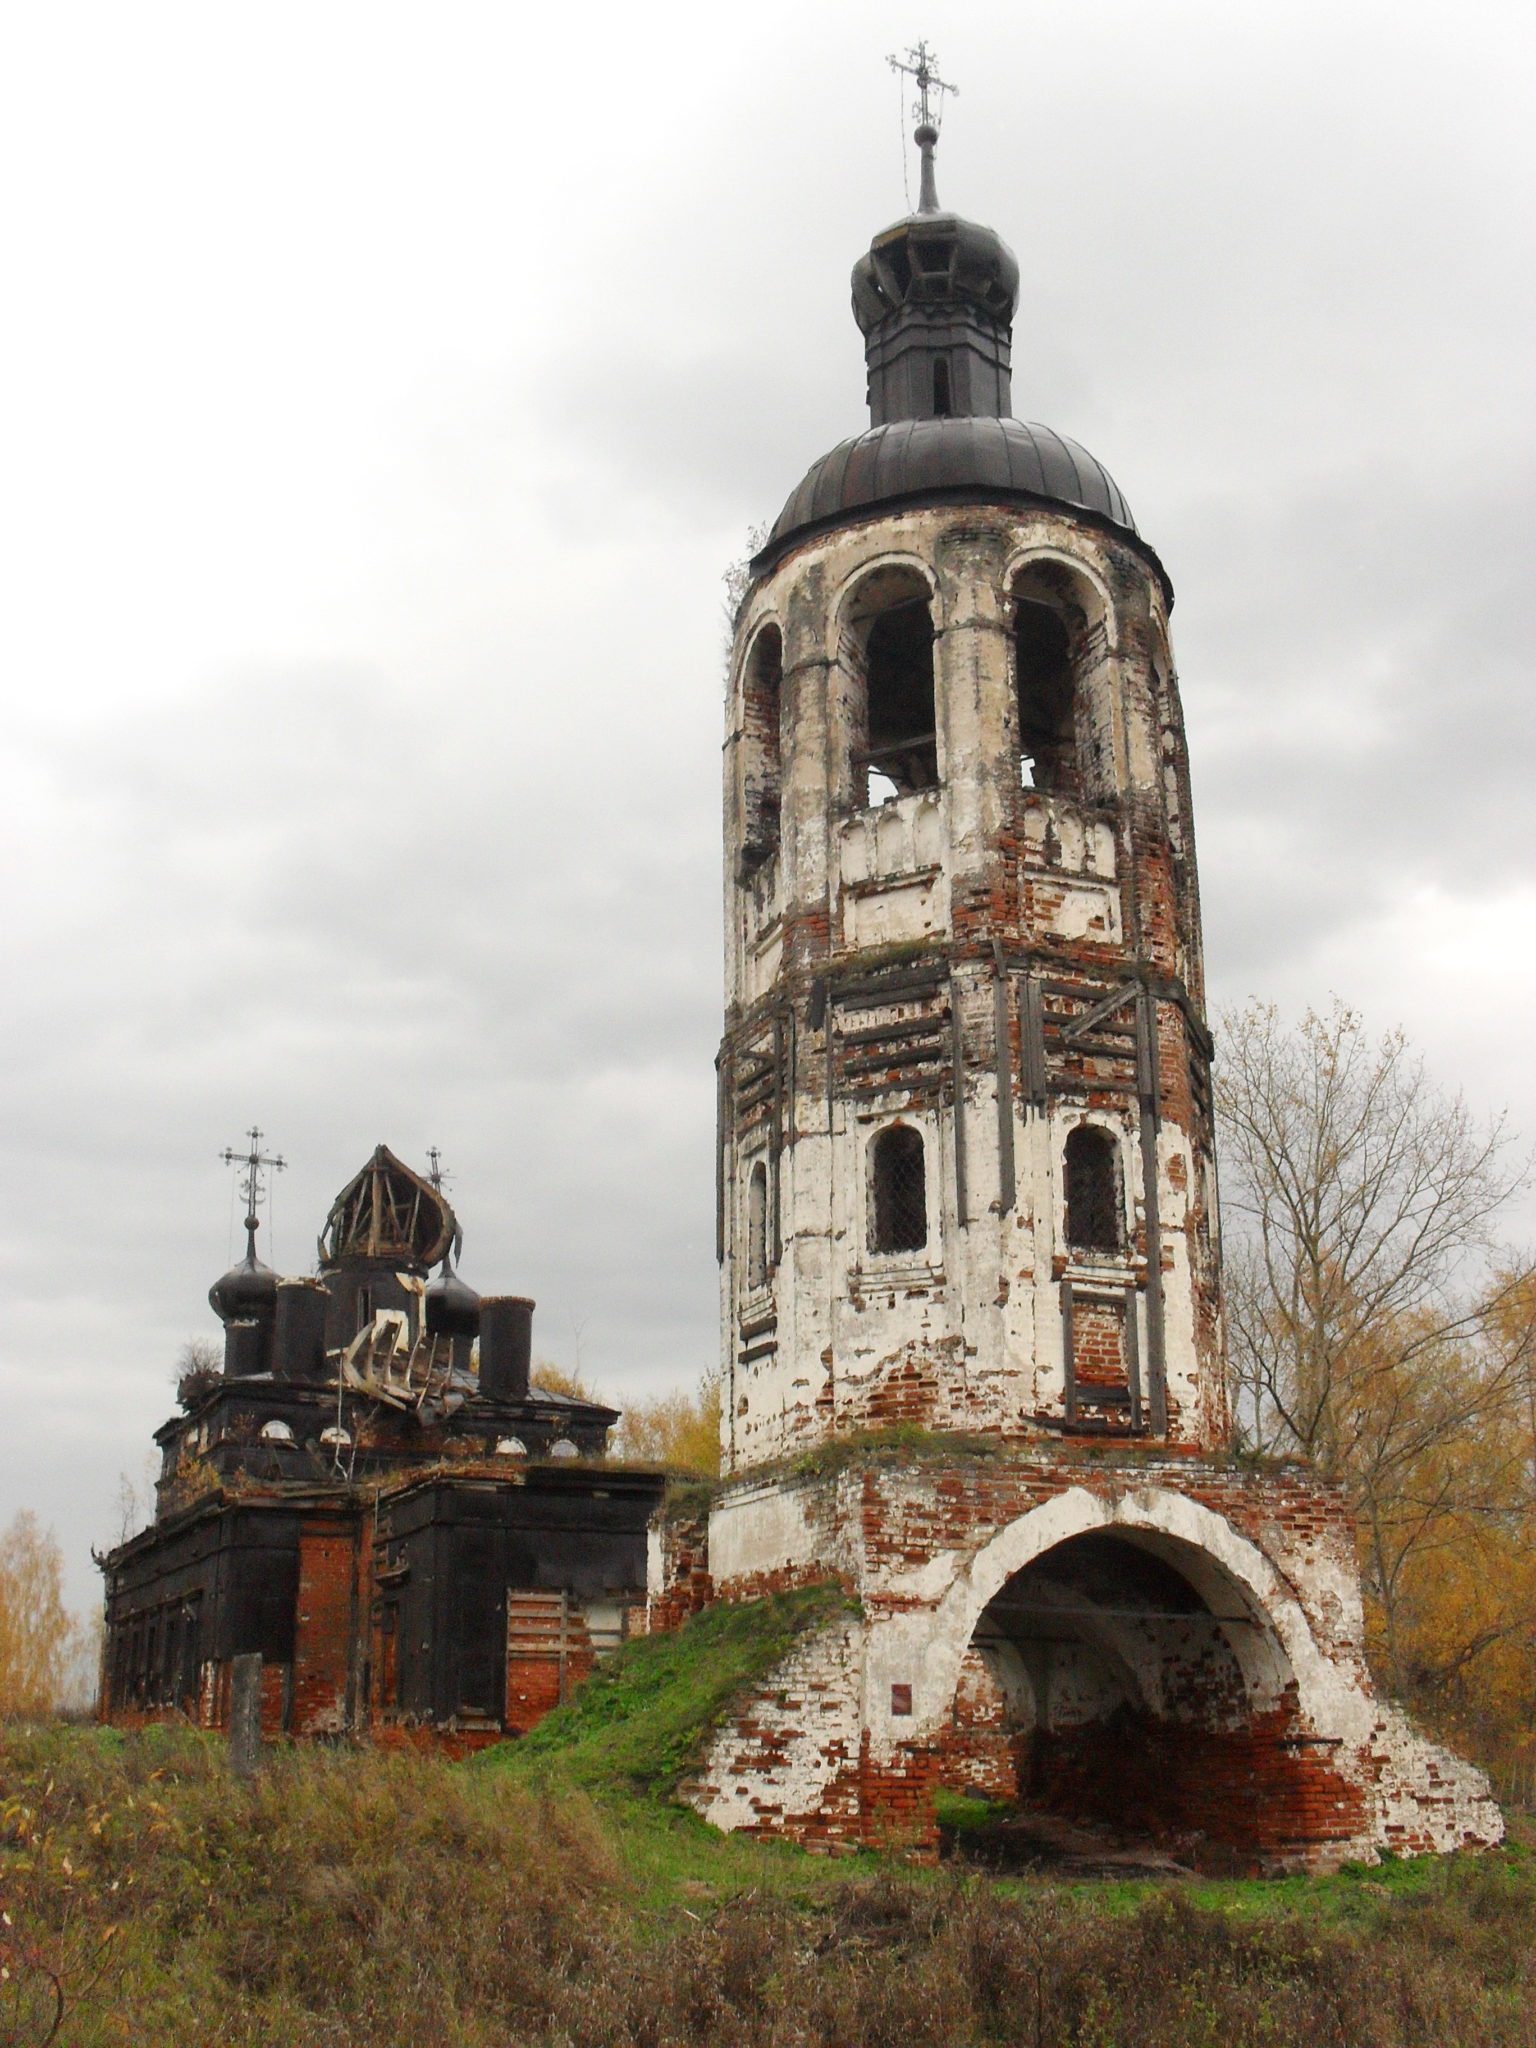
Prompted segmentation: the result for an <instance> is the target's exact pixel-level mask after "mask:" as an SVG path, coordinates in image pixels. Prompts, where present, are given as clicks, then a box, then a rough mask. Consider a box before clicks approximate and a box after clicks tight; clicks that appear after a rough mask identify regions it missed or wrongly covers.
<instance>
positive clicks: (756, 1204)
mask: <svg viewBox="0 0 1536 2048" xmlns="http://www.w3.org/2000/svg"><path fill="white" fill-rule="evenodd" d="M767 1285H768V1168H767V1167H766V1166H765V1165H764V1163H763V1161H762V1160H761V1159H759V1160H758V1162H757V1164H756V1165H755V1166H754V1167H753V1169H752V1171H751V1173H750V1174H749V1175H748V1176H747V1286H748V1287H749V1288H751V1289H753V1290H756V1289H757V1288H759V1287H766V1286H767Z"/></svg>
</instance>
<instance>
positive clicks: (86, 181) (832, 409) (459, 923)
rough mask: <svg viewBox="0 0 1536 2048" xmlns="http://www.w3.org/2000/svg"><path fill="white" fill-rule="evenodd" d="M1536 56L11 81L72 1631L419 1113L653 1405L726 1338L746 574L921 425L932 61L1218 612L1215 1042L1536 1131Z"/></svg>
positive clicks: (932, 25) (1044, 291)
mask: <svg viewBox="0 0 1536 2048" xmlns="http://www.w3.org/2000/svg"><path fill="white" fill-rule="evenodd" d="M1533 20H1536V18H1533V15H1532V11H1531V9H1530V7H1529V6H1528V4H1523V0H1522V4H1508V5H1504V4H1497V0H1470V4H1464V5H1461V6H1459V7H1456V8H1447V7H1446V6H1444V5H1443V4H1440V5H1436V6H1433V7H1431V6H1429V5H1424V4H1419V0H1395V4H1392V5H1390V6H1387V5H1382V6H1377V5H1375V4H1368V0H1331V4H1327V5H1322V4H1313V0H1293V4H1291V5H1289V6H1286V7H1283V8H1276V7H1271V6H1264V7H1260V6H1258V5H1254V4H1239V5H1234V4H1233V0H1151V4H1148V0H1099V4H1098V5H1096V6H1094V7H1092V8H1085V7H1082V6H1079V5H1067V4H1065V0H1030V4H1021V0H1007V4H996V5H992V4H972V5H957V4H946V0H924V4H923V8H922V10H921V11H920V12H919V13H917V14H911V15H908V14H906V13H904V12H903V11H902V10H900V9H897V8H893V7H891V6H889V5H880V6H873V5H866V4H858V0H838V4H836V5H834V6H827V5H825V4H823V5H820V6H811V5H808V4H803V0H781V4H779V5H778V6H776V7H773V8H770V9H763V8H753V9H745V8H742V9H729V8H721V7H719V6H708V7H705V6H683V5H679V4H672V0H659V4H651V5H648V6H646V7H643V8H642V7H633V6H626V7H623V8H618V7H612V6H603V5H596V6H594V5H588V6H586V7H582V8H562V9H520V8H514V7H508V6H506V5H504V4H495V5H492V4H490V0H483V4H482V0H433V4H432V5H430V6H428V5H426V4H416V5H412V6H401V5H388V4H385V5H380V4H378V0H374V4H370V5H368V6H363V5H360V4H346V0H302V4H288V0H276V4H274V0H263V4H262V5H261V6H260V7H257V6H255V5H252V4H242V5H235V4H231V0H196V4H189V5H185V6H169V5H165V4H162V0H139V4H137V5H135V6H133V7H124V6H122V5H120V4H114V5H111V6H107V5H95V6H84V5H80V4H77V0H50V4H48V5H46V6H41V5H34V6H31V7H28V8H24V9H23V8H16V9H12V10H11V13H10V17H9V27H8V29H7V30H6V32H5V43H4V47H3V48H0V175H3V182H4V190H5V192H6V195H7V202H6V207H5V213H4V220H3V224H0V238H3V239H0V261H3V272H4V277H5V282H6V287H7V292H6V296H7V299H8V302H9V312H8V314H7V316H6V319H5V322H4V326H3V328H0V364H3V376H0V409H3V446H0V494H3V510H0V518H3V525H4V559H5V578H4V580H5V585H6V596H5V602H4V606H3V616H0V635H3V666H0V677H3V687H4V690H5V721H4V728H3V730H4V740H5V747H6V756H7V767H6V774H5V782H4V790H5V798H6V800H5V803H4V806H3V831H4V839H5V857H6V888H5V892H4V918H5V927H6V957H7V961H8V963H9V971H8V974H7V982H6V990H7V992H6V999H5V1003H4V1034H5V1037H4V1049H3V1066H0V1087H3V1089H4V1136H5V1144H6V1160H5V1167H4V1175H3V1182H0V1185H3V1199H4V1217H3V1222H4V1261H5V1264H4V1284H5V1313H4V1317H3V1330H4V1337H3V1352H0V1399H3V1403H4V1426H3V1429H0V1521H3V1520H5V1519H6V1518H8V1516H9V1514H10V1512H11V1511H12V1510H13V1509H14V1508H16V1507H19V1506H31V1507H35V1508H37V1509H39V1510H40V1511H41V1512H42V1513H43V1515H44V1516H45V1518H46V1519H48V1520H50V1521H52V1522H53V1523H54V1524H55V1526H56V1527H57V1529H58V1531H59V1534H60V1536H61V1538H62V1539H63V1541H64V1542H65V1545H66V1548H67V1552H68V1557H69V1565H70V1588H71V1592H72V1595H73V1597H74V1598H75V1599H76V1601H77V1602H79V1603H81V1604H84V1603H85V1602H86V1601H88V1600H92V1599H94V1598H95V1596H96V1585H97V1582H96V1579H95V1575H94V1573H93V1572H92V1570H91V1567H90V1563H89V1557H88V1545H89V1543H90V1542H92V1541H95V1542H96V1543H98V1544H104V1543H105V1542H107V1541H109V1540H111V1539H113V1538H114V1537H115V1536H116V1534H117V1510H116V1506H115V1494H116V1490H117V1481H118V1475H119V1473H121V1472H124V1471H126V1472H128V1473H130V1474H132V1475H133V1476H134V1477H135V1478H136V1479H139V1478H142V1474H143V1470H144V1460H145V1453H146V1451H147V1449H148V1448H149V1432H150V1430H151V1429H152V1428H153V1427H154V1426H155V1424H157V1423H158V1422H159V1421H160V1420H162V1419H163V1417H164V1416H165V1414H166V1413H167V1412H168V1411H169V1409H170V1407H171V1405H172V1398H173V1397H172V1384H171V1383H172V1379H173V1376H174V1366H175V1359H176V1354H177V1352H178V1349H179V1348H180V1346H181V1345H182V1344H183V1343H184V1342H185V1341H186V1340H187V1339H188V1338H189V1337H193V1336H216V1335H217V1325H216V1323H215V1322H214V1320H213V1318H212V1316H211V1312H210V1311H209V1310H208V1308H207V1306H206V1302H205V1299H204V1297H205V1293H206V1289H207V1287H208V1285H209V1283H210V1281H212V1280H213V1279H214V1278H215V1277H216V1275H217V1274H218V1273H219V1272H220V1271H221V1270H222V1269H223V1268H224V1266H225V1265H226V1264H228V1262H229V1259H230V1256H231V1253H232V1251H233V1250H234V1249H235V1248H236V1247H235V1236H234V1228H233V1225H234V1213H235V1211H234V1204H233V1201H232V1196H231V1189H230V1180H229V1176H228V1175H227V1174H226V1172H225V1170H224V1168H223V1167H222V1166H220V1165H219V1164H218V1161H217V1158H216V1155H217V1153H218V1151H219V1149H220V1148H221V1147H222V1146H224V1145H226V1144H231V1143H235V1142H237V1141H238V1139H239V1137H240V1134H241V1132H242V1131H243V1130H244V1128H245V1126H246V1125H248V1124H249V1123H251V1122H252V1121H253V1120H255V1121H259V1122H260V1124H261V1125H262V1127H263V1128H264V1129H265V1130H266V1131H267V1132H268V1133H269V1135H270V1138H271V1141H272V1142H273V1144H274V1145H276V1146H277V1147H280V1148H281V1149H282V1151H283V1152H284V1153H285V1154H286V1155H287V1157H288V1159H289V1161H290V1167H289V1171H288V1172H287V1173H286V1174H285V1175H283V1176H282V1178H281V1179H280V1181H279V1183H278V1186H277V1191H276V1204H275V1215H274V1217H273V1219H272V1228H271V1230H270V1231H269V1230H267V1229H265V1228H264V1230H263V1236H262V1248H263V1250H264V1252H265V1253H266V1255H267V1256H268V1257H269V1258H273V1259H274V1262H275V1263H276V1264H278V1265H279V1266H281V1267H282V1268H284V1269H285V1270H288V1271H298V1270H304V1269H305V1268H306V1267H307V1266H308V1264H309V1262H310V1260H311V1258H312V1256H313V1244H314V1237H315V1233H316V1231H317V1229H318V1228H319V1225H320V1223H321V1221H322V1220H323V1218H324V1215H325V1211H326V1208H327V1206H328V1204H329V1201H330V1198H331V1195H332V1194H333V1193H334V1191H335V1190H336V1189H337V1188H338V1187H339V1186H340V1185H341V1184H342V1182H343V1181H345V1180H346V1179H347V1178H348V1177H349V1176H350V1174H351V1173H352V1172H353V1171H354V1169H355V1168H356V1167H357V1166H358V1165H360V1164H361V1162H362V1161H363V1159H364V1158H365V1156H366V1155H367V1153H368V1152H369V1151H370V1150H371V1148H372V1146H373V1145H374V1144H375V1143H376V1142H377V1141H378V1140H379V1139H383V1140H385V1141H386V1142H387V1143H389V1144H390V1145H391V1146H393V1147H394V1149H395V1150H396V1151H397V1152H399V1153H401V1154H402V1156H404V1157H405V1158H407V1159H408V1160H412V1161H414V1162H417V1163H422V1162H423V1161H424V1156H425V1152H426V1148H427V1147H428V1146H429V1145H432V1144H436V1145H439V1146H441V1147H442V1149H443V1152H444V1155H445V1158H446V1160H447V1162H448V1164H449V1166H450V1167H451V1169H452V1170H453V1173H454V1176H455V1177H454V1181H453V1186H452V1190H451V1192H452V1195H453V1198H454V1200H455V1202H456V1204H457V1206H458V1209H459V1213H460V1217H461V1220H462V1222H463V1225H464V1229H465V1236H466V1246H465V1256H464V1268H465V1272H466V1276H467V1277H468V1278H469V1279H470V1280H471V1281H472V1282H473V1283H474V1284H475V1285H477V1286H479V1287H481V1288H483V1289H488V1290H489V1289H497V1290H513V1291H518V1292H527V1293H530V1294H533V1295H534V1296H536V1297H537V1299H538V1303H539V1308H538V1316H537V1321H536V1325H535V1341H536V1349H537V1350H538V1351H540V1352H542V1353H543V1354H544V1355H546V1356H549V1357H553V1358H556V1359H558V1360H559V1361H561V1362H563V1363H565V1364H567V1365H570V1364H573V1363H575V1362H576V1361H577V1358H578V1354H579V1360H580V1363H581V1365H582V1367H583V1369H584V1370H585V1371H586V1372H587V1374H588V1375H589V1377H591V1378H593V1379H595V1380H596V1381H597V1383H598V1384H599V1386H600V1387H601V1388H602V1389H604V1390H605V1391H607V1392H609V1393H611V1394H612V1395H613V1397H614V1398H615V1399H616V1400H618V1401H620V1402H622V1401H623V1400H624V1399H625V1398H626V1396H628V1395H631V1394H633V1393H636V1392H641V1391H644V1390H647V1389H654V1388H658V1387H660V1386H662V1385H664V1384H668V1383H671V1382H684V1383H691V1382H692V1381H694V1380H695V1379H696V1378H697V1376H698V1374H699V1373H700V1371H701V1370H702V1369H703V1368H704V1367H706V1366H707V1365H709V1364H710V1363H711V1362H712V1360H713V1356H714V1348H715V1335H714V1318H715V1303H714V1264H713V1244H712V1162H711V1128H712V1118H713V1107H712V1105H713V1085H712V1068H711V1062H712V1058H713V1054H714V1048H715V1042H716V1038H717V1034H718V1027H719V984H720V973H719V952H720V947H719V934H718V923H719V910H718V900H719V892H718V874H719V852H718V834H719V793H718V774H719V743H720V734H721V712H720V702H721V650H722V610H721V575H722V571H723V570H724V569H725V567H726V565H727V564H728V563H729V562H730V561H731V560H732V559H733V558H735V557H738V556H740V555H741V554H742V553H743V552H744V551H745V547H746V536H747V533H748V530H749V528H751V527H752V526H754V525H757V524H759V523H762V522H766V521H769V520H771V519H772V517H773V516H774V514H775V513H776V512H777V510H778V508H779V506H780V504H781V503H782V501H783V500H784V498H785V497H786V496H787V495H788V493H789V491H790V490H791V488H792V487H793V485H794V484H795V483H796V482H797V480H798V478H799V476H800V474H801V472H802V471H803V470H804V469H805V467H806V466H807V465H808V464H809V463H810V461H811V460H812V459H813V458H814V457H815V456H817V455H818V454H820V453H821V452H822V451H823V450H824V449H825V448H826V447H828V446H830V445H831V444H832V443H833V442H835V441H837V440H840V439H841V438H843V437H844V436H845V435H846V434H849V433H853V432H856V431H858V429H859V428H860V427H861V426H862V425H863V424H864V413H863V370H862V360H861V353H860V343H859V337H858V333H857V330H856V329H855V327H854V324H853V321H852V318H851V316H850V314H849V310H848V271H849V267H850V265H851V264H852V262H853V259H854V258H855V256H856V255H858V254H859V252H860V251H861V250H862V249H863V248H864V247H865V246H866V244H867V243H868V240H869V238H870V235H871V234H872V233H873V232H874V231H875V230H877V229H878V228H880V227H882V226H884V225H885V224H886V223H887V222H888V221H890V220H892V219H893V218H895V217H896V216H898V215H899V214H901V213H902V212H904V211H905V210H906V206H905V200H904V197H903V137H904V135H905V133H906V132H907V131H908V130H909V129H910V125H911V124H910V121H909V120H907V119H906V118H904V116H903V112H902V106H901V100H900V95H899V89H898V86H897V83H896V81H895V79H894V78H893V77H892V75H891V74H890V73H889V72H888V71H887V69H886V67H885V62H884V60H885V56H886V53H887V52H888V51H890V50H892V49H895V48H897V47H899V46H901V45H904V44H906V43H908V42H910V41H912V40H913V39H914V38H915V37H916V36H917V35H918V34H920V33H923V34H926V35H928V36H929V37H930V39H931V40H932V41H933V43H934V44H935V45H936V46H937V48H938V50H939V52H940V55H941V57H942V60H943V64H944V69H945V71H946V73H947V74H948V75H949V76H951V77H953V78H954V79H956V80H957V81H958V82H959V85H960V88H961V92H960V97H959V99H958V100H957V101H955V102H953V103H952V104H951V106H950V108H949V111H948V114H947V118H946V123H945V130H944V137H943V143H942V147H941V150H940V193H941V196H942V198H943V199H944V201H945V202H946V203H947V204H950V205H953V206H956V207H958V208H959V209H961V210H962V211H966V212H969V213H971V214H973V215H974V216H977V217H979V218H981V219H983V220H985V221H988V222H990V223H991V224H993V225H995V226H996V227H997V228H998V229H999V230H1000V231H1001V233H1002V234H1003V235H1004V237H1005V238H1006V239H1007V240H1008V241H1009V242H1010V243H1011V245H1012V246H1013V247H1014V249H1015V250H1016V251H1017V252H1018V255H1019V258H1020V261H1021V266H1022V270H1023V293H1022V302H1021V305H1020V310H1019V318H1018V324H1017V329H1016V333H1015V345H1014V361H1015V375H1014V395H1015V400H1014V402H1015V407H1016V410H1017V411H1018V412H1019V413H1020V415H1021V416H1022V417H1025V418H1034V419H1040V420H1045V421H1048V422H1049V423H1050V424H1052V425H1053V426H1056V427H1058V428H1060V429H1061V430H1063V431H1065V432H1067V433H1070V434H1072V435H1074V436H1075V437H1076V438H1077V439H1079V440H1081V441H1083V442H1085V443H1086V444H1087V445H1088V446H1089V447H1090V448H1091V449H1092V450H1093V451H1094V453H1095V454H1097V455H1098V456H1099V457H1100V458H1101V459H1102V460H1103V461H1104V462H1105V463H1106V464H1107V465H1108V467H1109V469H1110V470H1111V472H1112V473H1113V474H1114V476H1115V477H1116V478H1117V479H1118V481H1119V483H1120V484H1121V486H1122V487H1123V489H1124V490H1125V492H1126V494H1127V496H1128V498H1129V500H1130V502H1131V505H1132V507H1133V508H1134V510H1135V513H1136V515H1137V519H1138V523H1139V525H1140V527H1141V531H1142V533H1143V534H1144V535H1145V536H1146V538H1147V539H1148V540H1149V541H1150V542H1151V543H1152V545H1153V546H1154V547H1156V548H1157V550H1158V551H1159V553H1160V554H1161V556H1162V558H1163V560H1164V562H1165V563H1166V565H1167V567H1168V570H1169V572H1170V574H1171V576H1172V578H1173V581H1174V585H1175V589H1176V591H1177V595H1178V602H1177V608H1176V610H1175V614H1174V632H1175V639H1176V645H1177V650H1178V657H1179V668H1180V672H1181V676H1182V680H1183V686H1184V693H1185V703H1186V708H1187V712H1188V719H1189V728H1190V740H1191V749H1192V760H1193V772H1194V786H1195V806H1196V820H1197V828H1198V833H1199V842H1200V853H1201V868H1202V879H1203V884H1204V892H1205V911H1206V941H1207V950H1208V964H1209V969H1210V978H1211V992H1212V997H1213V1001H1214V1002H1218V1003H1219V1002H1221V1001H1229V1000H1233V999H1237V998H1241V997H1243V996H1245V995H1247V994H1249V993H1258V994H1263V995H1266V996H1271V997H1273V998H1275V999H1276V1000H1278V1001H1279V1002H1281V1003H1282V1004H1283V1005H1285V1006H1287V1007H1289V1008H1292V1009H1295V1008H1297V1007H1299V1006H1301V1005H1304V1004H1306V1003H1308V1002H1319V1003H1320V1002H1323V1001H1326V999H1327V997H1328V995H1329V993H1330V991H1333V990H1337V991H1338V992H1339V993H1340V994H1342V995H1344V996H1346V997H1348V998H1349V999H1351V1000H1352V1001H1354V1002H1355V1003H1356V1004H1357V1005H1358V1006H1359V1007H1360V1008H1361V1009H1362V1010H1363V1011H1364V1013H1365V1015H1366V1017H1367V1018H1368V1020H1369V1021H1370V1023H1371V1024H1372V1025H1373V1026H1375V1027H1380V1028H1385V1027H1386V1026H1389V1025H1392V1024H1397V1023H1401V1024H1402V1025H1404V1026H1405V1027H1406V1028H1407V1030H1408V1031H1409V1033H1410V1034H1411V1036H1412V1037H1413V1038H1414V1039H1415V1041H1416V1042H1417V1043H1418V1044H1419V1045H1420V1046H1421V1047H1422V1049H1423V1050H1424V1052H1425V1053H1426V1055H1427V1057H1428V1058H1429V1060H1430V1062H1431V1065H1432V1068H1433V1070H1434V1071H1435V1072H1436V1074H1437V1075H1438V1076H1439V1077H1440V1078H1441V1079H1442V1080H1443V1081H1444V1082H1446V1083H1447V1084H1450V1085H1459V1086H1463V1087H1464V1088H1465V1089H1466V1091H1467V1093H1468V1095H1469V1097H1470V1098H1471V1100H1472V1101H1473V1102H1474V1103H1475V1104H1476V1105H1477V1106H1478V1107H1479V1108H1481V1109H1485V1110H1491V1109H1493V1108H1496V1107H1499V1106H1503V1105H1506V1104H1507V1105H1508V1106H1509V1108H1510V1110H1511V1112H1512V1114H1513V1117H1514V1119H1515V1121H1516V1123H1517V1124H1518V1125H1519V1126H1520V1127H1521V1129H1522V1130H1523V1131H1524V1132H1525V1133H1526V1134H1527V1136H1531V1135H1536V1080H1533V1075H1532V1060H1531V1040H1532V1032H1531V1002H1532V995H1533V989H1532V969H1531V961H1532V957H1533V952H1536V887H1533V881H1532V872H1531V862H1530V854H1531V837H1532V835H1531V805H1530V797H1529V791H1530V785H1531V775H1532V757H1533V749H1532V737H1533V735H1532V728H1531V703H1532V695H1533V692H1532V683H1531V665H1532V654H1531V650H1532V648H1533V646H1536V620H1533V618H1532V610H1533V604H1532V593H1531V576H1530V560H1529V555H1530V534H1531V530H1532V525H1531V510H1532V507H1531V502H1530V501H1531V497H1532V476H1533V464H1532V440H1533V418H1536V408H1533V390H1532V383H1533V374H1532V366H1533V364H1536V348H1533V341H1536V321H1533V317H1532V315H1533V300H1536V268H1533V265H1532V261H1531V257H1532V249H1531V242H1530V234H1529V225H1528V224H1529V221H1530V219H1531V217H1532V213H1531V209H1532V199H1533V196H1536V195H1533V191H1532V186H1533V178H1532V168H1533V154H1536V149H1533V135H1536V122H1533V119H1532V107H1531V89H1530V81H1531V77H1532V60H1533V55H1536V51H1533V40H1536V37H1533Z"/></svg>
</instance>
